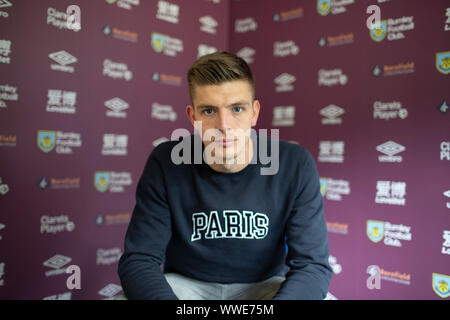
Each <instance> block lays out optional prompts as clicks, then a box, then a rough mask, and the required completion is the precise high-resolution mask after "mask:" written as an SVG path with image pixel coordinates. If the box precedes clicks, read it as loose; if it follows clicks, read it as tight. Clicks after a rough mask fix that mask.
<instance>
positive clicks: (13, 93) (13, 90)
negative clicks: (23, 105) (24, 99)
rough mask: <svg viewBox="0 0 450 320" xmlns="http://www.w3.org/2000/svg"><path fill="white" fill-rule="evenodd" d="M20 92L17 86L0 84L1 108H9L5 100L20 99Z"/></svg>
mask: <svg viewBox="0 0 450 320" xmlns="http://www.w3.org/2000/svg"><path fill="white" fill-rule="evenodd" d="M18 100H19V94H18V92H17V87H13V86H10V85H7V84H5V85H0V108H7V107H8V106H7V104H6V102H5V101H18Z"/></svg>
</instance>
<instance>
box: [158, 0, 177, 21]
mask: <svg viewBox="0 0 450 320" xmlns="http://www.w3.org/2000/svg"><path fill="white" fill-rule="evenodd" d="M179 14H180V6H179V5H177V4H173V3H170V2H167V1H162V0H160V1H158V11H157V13H156V19H159V20H164V21H167V22H170V23H175V24H176V23H178V16H179Z"/></svg>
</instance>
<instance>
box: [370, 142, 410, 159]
mask: <svg viewBox="0 0 450 320" xmlns="http://www.w3.org/2000/svg"><path fill="white" fill-rule="evenodd" d="M376 149H377V150H378V151H379V152H381V153H384V154H385V155H383V156H379V157H378V161H379V162H402V161H403V158H402V156H397V155H396V154H397V153H400V152H403V151H405V150H406V148H405V147H404V146H402V145H400V144H398V143H395V142H394V141H388V142H385V143H383V144H380V145H379V146H377V148H376Z"/></svg>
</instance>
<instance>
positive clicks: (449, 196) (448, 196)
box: [0, 178, 450, 209]
mask: <svg viewBox="0 0 450 320" xmlns="http://www.w3.org/2000/svg"><path fill="white" fill-rule="evenodd" d="M1 182H2V181H1V178H0V183H1ZM444 196H446V197H447V198H450V190H447V191H445V192H444ZM446 206H447V209H450V202H447V203H446Z"/></svg>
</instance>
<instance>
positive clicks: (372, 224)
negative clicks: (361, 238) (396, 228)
mask: <svg viewBox="0 0 450 320" xmlns="http://www.w3.org/2000/svg"><path fill="white" fill-rule="evenodd" d="M366 233H367V237H368V238H369V239H370V240H371V241H372V242H380V241H381V239H383V236H384V222H383V221H376V220H367V231H366Z"/></svg>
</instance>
